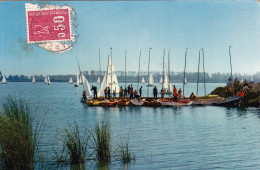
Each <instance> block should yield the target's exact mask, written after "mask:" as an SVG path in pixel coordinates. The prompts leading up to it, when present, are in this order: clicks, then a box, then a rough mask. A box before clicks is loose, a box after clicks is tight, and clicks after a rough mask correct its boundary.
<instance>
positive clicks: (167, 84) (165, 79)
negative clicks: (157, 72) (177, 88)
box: [163, 71, 172, 93]
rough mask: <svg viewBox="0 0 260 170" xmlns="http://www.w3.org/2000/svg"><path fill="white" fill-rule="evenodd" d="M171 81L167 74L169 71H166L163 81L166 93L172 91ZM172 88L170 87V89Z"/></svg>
mask: <svg viewBox="0 0 260 170" xmlns="http://www.w3.org/2000/svg"><path fill="white" fill-rule="evenodd" d="M171 87H172V86H171V82H170V81H169V77H168V74H167V71H165V73H164V82H163V89H164V91H165V92H166V93H170V92H171ZM169 88H170V89H169Z"/></svg>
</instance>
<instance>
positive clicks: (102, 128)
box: [93, 120, 111, 165]
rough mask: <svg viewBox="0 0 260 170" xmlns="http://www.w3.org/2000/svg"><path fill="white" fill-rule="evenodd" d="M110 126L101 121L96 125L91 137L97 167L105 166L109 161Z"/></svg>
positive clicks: (106, 122)
mask: <svg viewBox="0 0 260 170" xmlns="http://www.w3.org/2000/svg"><path fill="white" fill-rule="evenodd" d="M110 133H111V132H110V124H109V122H108V121H104V120H102V122H101V123H96V126H95V135H93V140H94V145H95V146H94V148H95V152H96V157H97V160H98V163H99V165H107V164H109V163H110V161H111V144H110Z"/></svg>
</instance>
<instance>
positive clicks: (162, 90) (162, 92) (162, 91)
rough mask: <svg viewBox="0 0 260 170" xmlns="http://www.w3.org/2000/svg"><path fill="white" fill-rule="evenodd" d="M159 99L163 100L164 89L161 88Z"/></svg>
mask: <svg viewBox="0 0 260 170" xmlns="http://www.w3.org/2000/svg"><path fill="white" fill-rule="evenodd" d="M161 98H162V99H163V98H164V89H163V88H162V89H161Z"/></svg>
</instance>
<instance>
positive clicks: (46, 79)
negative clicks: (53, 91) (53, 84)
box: [44, 76, 48, 84]
mask: <svg viewBox="0 0 260 170" xmlns="http://www.w3.org/2000/svg"><path fill="white" fill-rule="evenodd" d="M47 77H48V76H45V77H44V84H48V78H47Z"/></svg>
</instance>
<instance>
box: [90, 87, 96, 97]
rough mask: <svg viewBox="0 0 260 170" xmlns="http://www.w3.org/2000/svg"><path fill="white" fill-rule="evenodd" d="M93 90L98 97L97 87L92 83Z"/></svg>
mask: <svg viewBox="0 0 260 170" xmlns="http://www.w3.org/2000/svg"><path fill="white" fill-rule="evenodd" d="M91 90H93V91H94V98H97V87H96V86H93V85H92V88H91Z"/></svg>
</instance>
